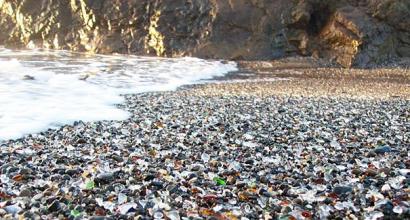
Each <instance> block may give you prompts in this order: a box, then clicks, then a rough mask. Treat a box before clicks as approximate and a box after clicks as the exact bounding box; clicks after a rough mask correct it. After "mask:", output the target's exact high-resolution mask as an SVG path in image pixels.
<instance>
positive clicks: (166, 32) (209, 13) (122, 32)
mask: <svg viewBox="0 0 410 220" xmlns="http://www.w3.org/2000/svg"><path fill="white" fill-rule="evenodd" d="M39 5H40V6H41V7H38V6H39ZM409 8H410V2H409V1H408V0H383V1H378V0H369V1H351V0H329V1H320V0H296V1H288V0H277V1H266V0H253V1H248V0H236V1H230V0H218V1H215V0H203V1H188V2H187V1H182V0H176V1H171V0H158V1H150V0H141V1H108V0H98V1H97V0H89V1H71V2H70V1H48V0H26V1H13V0H4V1H3V2H2V4H1V5H0V16H1V18H2V20H1V21H0V28H1V30H2V32H1V33H0V44H2V45H7V46H16V47H26V46H28V45H29V44H30V45H31V46H32V45H35V46H37V47H45V48H53V49H69V50H74V51H88V52H97V53H131V54H138V55H157V56H183V55H191V56H198V57H203V58H224V59H234V60H255V59H265V60H268V59H272V58H280V57H285V56H294V55H304V56H305V55H306V56H315V57H322V58H326V59H328V60H334V61H336V62H337V63H339V64H341V65H342V66H345V67H349V66H352V65H356V66H370V65H374V64H382V63H383V62H385V61H389V60H391V58H400V57H408V56H410V10H409ZM17 15H18V16H17ZM18 18H23V19H18ZM49 21H52V22H49ZM35 27H42V28H41V29H38V28H37V29H36V28H35ZM78 143H84V141H82V140H81V141H78Z"/></svg>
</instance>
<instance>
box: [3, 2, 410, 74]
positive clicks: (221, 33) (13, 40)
mask: <svg viewBox="0 0 410 220" xmlns="http://www.w3.org/2000/svg"><path fill="white" fill-rule="evenodd" d="M0 17H1V20H0V29H1V30H2V31H1V33H0V44H3V45H7V46H13V47H43V48H53V49H67V50H74V51H88V52H95V53H130V54H139V55H156V56H184V55H191V56H199V57H203V58H224V59H237V60H261V59H262V60H268V59H273V58H280V57H286V56H293V55H305V56H314V57H321V58H326V59H329V60H333V61H336V62H337V63H339V64H341V65H342V66H345V67H350V66H369V65H373V64H380V63H383V62H386V61H389V60H391V59H394V58H401V57H410V1H408V0H328V1H322V0H293V1H289V0H67V1H58V0H0Z"/></svg>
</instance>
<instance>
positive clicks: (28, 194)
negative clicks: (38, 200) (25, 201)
mask: <svg viewBox="0 0 410 220" xmlns="http://www.w3.org/2000/svg"><path fill="white" fill-rule="evenodd" d="M32 195H33V192H32V191H31V190H30V189H23V190H21V191H20V194H19V196H20V197H31V196H32Z"/></svg>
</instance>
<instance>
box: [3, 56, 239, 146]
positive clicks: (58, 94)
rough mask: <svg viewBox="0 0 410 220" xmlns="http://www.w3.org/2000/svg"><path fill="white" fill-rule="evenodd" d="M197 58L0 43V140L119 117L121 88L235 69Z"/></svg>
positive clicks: (156, 86)
mask: <svg viewBox="0 0 410 220" xmlns="http://www.w3.org/2000/svg"><path fill="white" fill-rule="evenodd" d="M236 70H237V67H236V64H235V63H232V62H229V63H222V62H221V61H209V60H202V59H197V58H173V59H167V58H152V57H138V56H123V55H112V56H111V55H110V56H106V55H87V54H79V53H71V52H67V51H46V50H8V49H4V48H0V141H1V140H6V139H14V138H20V137H22V136H24V135H25V134H29V133H36V132H40V131H43V130H46V129H48V128H56V127H58V126H61V125H64V124H70V123H73V122H74V121H78V120H82V121H97V120H124V119H126V118H127V117H128V113H127V112H125V111H123V110H120V109H118V108H117V107H116V104H120V103H122V102H123V101H124V98H123V97H122V96H121V95H122V94H130V93H141V92H151V91H164V90H173V89H176V88H177V87H179V86H181V85H187V84H193V83H198V82H200V81H201V80H209V79H212V78H214V77H221V76H223V75H224V74H226V73H228V72H231V71H236Z"/></svg>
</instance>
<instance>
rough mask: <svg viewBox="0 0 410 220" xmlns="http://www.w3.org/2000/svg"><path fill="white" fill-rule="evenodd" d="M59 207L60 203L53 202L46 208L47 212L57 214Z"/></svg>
mask: <svg viewBox="0 0 410 220" xmlns="http://www.w3.org/2000/svg"><path fill="white" fill-rule="evenodd" d="M60 208H61V205H60V202H59V201H57V200H55V201H54V202H52V203H51V204H50V205H49V206H48V211H49V212H57V211H58V210H60Z"/></svg>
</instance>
